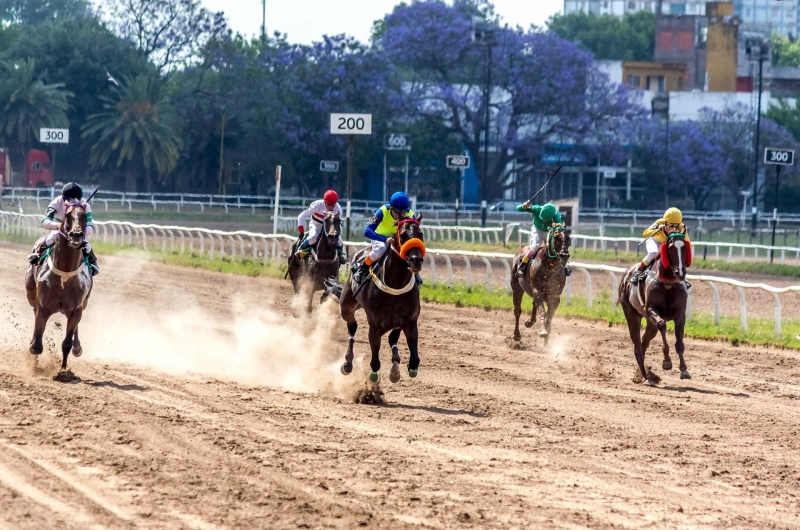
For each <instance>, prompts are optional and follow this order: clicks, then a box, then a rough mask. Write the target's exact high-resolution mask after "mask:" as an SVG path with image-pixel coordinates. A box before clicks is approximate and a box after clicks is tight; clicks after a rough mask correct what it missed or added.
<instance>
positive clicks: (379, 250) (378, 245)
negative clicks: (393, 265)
mask: <svg viewBox="0 0 800 530" xmlns="http://www.w3.org/2000/svg"><path fill="white" fill-rule="evenodd" d="M388 248H389V247H387V246H386V243H385V242H384V241H374V240H373V241H372V251H371V252H370V253H369V259H371V260H372V262H373V263H375V262H376V261H378V260H379V259H381V256H383V255H384V254H385V253H386V249H388Z"/></svg>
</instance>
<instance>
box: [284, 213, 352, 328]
mask: <svg viewBox="0 0 800 530" xmlns="http://www.w3.org/2000/svg"><path fill="white" fill-rule="evenodd" d="M341 226H342V221H341V219H340V218H339V214H338V213H334V212H325V217H324V218H323V220H322V233H320V234H319V239H317V244H316V245H315V247H314V248H312V249H311V255H310V256H309V257H307V258H306V259H300V258H298V257H297V256H295V252H296V251H297V248H298V247H299V246H300V243H301V242H302V241H300V240H298V241H297V242H296V243H295V244H294V245H293V246H292V252H291V254H289V270H288V271H287V273H288V275H289V277H290V278H291V280H292V287H294V294H298V293H300V291H301V290H303V286H304V284H305V282H310V284H311V288H310V290H309V293H308V308H307V310H306V311H307V312H308V313H311V302H312V300H313V298H314V293H315V292H317V291H322V290H324V289H325V281H326V280H328V279H331V278H338V277H339V254H338V252H337V251H336V243H338V241H339V234H341ZM325 298H327V295H326V294H323V295H322V300H321V302H322V301H324V300H325ZM293 314H294V316H295V318H299V317H300V315H299V314H297V313H296V312H294V311H293Z"/></svg>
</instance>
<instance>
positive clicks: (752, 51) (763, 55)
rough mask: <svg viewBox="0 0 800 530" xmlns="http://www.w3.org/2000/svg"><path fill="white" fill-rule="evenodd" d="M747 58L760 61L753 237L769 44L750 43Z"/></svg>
mask: <svg viewBox="0 0 800 530" xmlns="http://www.w3.org/2000/svg"><path fill="white" fill-rule="evenodd" d="M746 51H747V57H748V59H750V60H757V61H758V107H757V108H756V134H755V139H754V141H753V208H752V219H751V224H750V230H751V232H752V234H753V235H755V233H756V228H757V227H758V160H759V159H758V155H759V152H760V145H761V95H762V93H763V83H764V61H765V60H766V59H768V58H769V44H767V42H766V41H763V40H762V41H760V42H757V43H753V44H752V45H751V44H749V43H748V45H747V48H746Z"/></svg>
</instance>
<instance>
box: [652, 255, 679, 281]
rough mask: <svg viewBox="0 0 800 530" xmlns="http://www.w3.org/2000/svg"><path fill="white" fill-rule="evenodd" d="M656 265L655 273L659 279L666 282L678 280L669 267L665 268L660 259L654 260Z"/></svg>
mask: <svg viewBox="0 0 800 530" xmlns="http://www.w3.org/2000/svg"><path fill="white" fill-rule="evenodd" d="M656 263H657V265H656V271H657V272H658V275H659V276H660V277H662V278H665V279H667V280H677V279H678V278H677V277H676V276H675V273H674V272H672V268H671V267H665V266H664V263H663V262H662V261H661V260H660V259H659V260H656Z"/></svg>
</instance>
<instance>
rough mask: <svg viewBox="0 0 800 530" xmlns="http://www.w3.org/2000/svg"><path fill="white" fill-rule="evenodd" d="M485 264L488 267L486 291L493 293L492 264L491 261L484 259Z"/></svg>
mask: <svg viewBox="0 0 800 530" xmlns="http://www.w3.org/2000/svg"><path fill="white" fill-rule="evenodd" d="M482 259H483V263H484V264H485V265H486V291H487V292H489V293H491V292H492V264H491V263H489V259H488V258H486V257H484V258H482Z"/></svg>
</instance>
